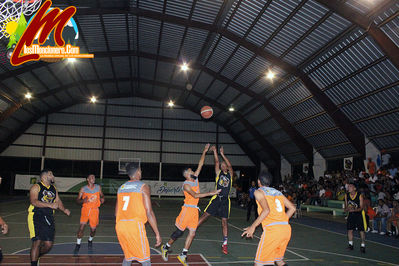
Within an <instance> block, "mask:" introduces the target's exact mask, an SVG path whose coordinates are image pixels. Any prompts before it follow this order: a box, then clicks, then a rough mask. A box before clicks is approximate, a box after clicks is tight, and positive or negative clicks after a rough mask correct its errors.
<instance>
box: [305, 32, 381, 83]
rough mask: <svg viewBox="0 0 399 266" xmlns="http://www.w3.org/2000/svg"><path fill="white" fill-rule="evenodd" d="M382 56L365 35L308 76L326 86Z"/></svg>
mask: <svg viewBox="0 0 399 266" xmlns="http://www.w3.org/2000/svg"><path fill="white" fill-rule="evenodd" d="M383 56H384V54H383V53H382V52H381V50H380V49H378V48H377V47H376V45H375V43H374V41H373V40H372V39H371V37H366V38H365V39H363V40H361V41H360V42H358V43H356V44H355V45H353V46H352V47H350V48H349V49H347V50H345V51H344V52H342V53H341V54H339V55H338V56H337V57H335V58H333V59H332V60H330V61H329V62H327V63H326V64H325V65H323V66H321V67H320V68H318V69H316V70H315V71H314V72H313V73H312V74H311V75H310V76H311V77H312V78H313V79H316V80H318V81H319V82H320V83H322V84H323V87H327V86H328V85H330V84H331V83H334V82H336V81H339V80H341V79H342V78H344V77H346V76H348V75H350V74H351V73H353V72H355V71H356V70H358V69H360V68H362V67H364V66H366V65H368V64H370V63H372V62H374V61H375V60H377V59H380V58H381V57H383Z"/></svg>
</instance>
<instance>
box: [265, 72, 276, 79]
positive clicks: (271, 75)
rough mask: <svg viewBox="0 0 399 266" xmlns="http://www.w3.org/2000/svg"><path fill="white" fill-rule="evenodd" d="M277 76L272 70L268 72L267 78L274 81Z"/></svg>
mask: <svg viewBox="0 0 399 266" xmlns="http://www.w3.org/2000/svg"><path fill="white" fill-rule="evenodd" d="M275 76H276V74H275V73H274V72H273V71H271V70H269V72H267V74H266V77H267V78H268V79H274V77H275Z"/></svg>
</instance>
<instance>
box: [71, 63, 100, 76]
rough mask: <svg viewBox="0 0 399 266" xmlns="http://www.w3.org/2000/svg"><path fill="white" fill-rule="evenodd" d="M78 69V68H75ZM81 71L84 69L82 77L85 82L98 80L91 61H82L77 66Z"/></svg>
mask: <svg viewBox="0 0 399 266" xmlns="http://www.w3.org/2000/svg"><path fill="white" fill-rule="evenodd" d="M75 67H76V66H75ZM77 67H78V68H79V69H83V70H84V71H80V75H81V76H82V78H83V79H84V80H94V79H97V76H96V73H95V72H94V69H93V67H92V64H91V63H90V61H89V60H80V61H79V64H78V66H77Z"/></svg>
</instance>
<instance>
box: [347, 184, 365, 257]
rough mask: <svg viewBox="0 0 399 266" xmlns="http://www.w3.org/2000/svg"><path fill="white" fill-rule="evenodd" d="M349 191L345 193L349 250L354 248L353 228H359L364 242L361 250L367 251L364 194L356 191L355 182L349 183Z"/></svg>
mask: <svg viewBox="0 0 399 266" xmlns="http://www.w3.org/2000/svg"><path fill="white" fill-rule="evenodd" d="M348 191H349V192H348V193H346V194H345V211H346V212H348V213H349V215H348V219H347V230H348V241H349V246H348V249H349V250H353V230H358V231H359V233H360V238H361V240H362V243H361V244H360V252H362V253H365V252H366V244H365V240H366V234H365V231H366V230H367V224H366V215H365V213H364V209H363V195H361V194H360V193H359V192H357V191H356V186H355V184H354V183H349V184H348Z"/></svg>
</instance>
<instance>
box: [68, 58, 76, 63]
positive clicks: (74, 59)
mask: <svg viewBox="0 0 399 266" xmlns="http://www.w3.org/2000/svg"><path fill="white" fill-rule="evenodd" d="M68 62H69V63H75V62H76V58H68Z"/></svg>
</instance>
